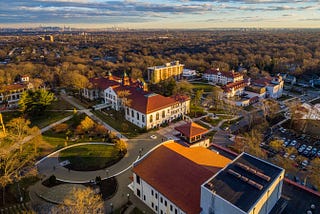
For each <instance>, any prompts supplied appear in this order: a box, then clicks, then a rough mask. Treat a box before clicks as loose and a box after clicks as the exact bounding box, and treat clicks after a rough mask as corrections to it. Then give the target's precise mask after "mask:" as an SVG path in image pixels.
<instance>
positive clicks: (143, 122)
mask: <svg viewBox="0 0 320 214" xmlns="http://www.w3.org/2000/svg"><path fill="white" fill-rule="evenodd" d="M141 119H142V122H143V123H144V115H142V118H141Z"/></svg>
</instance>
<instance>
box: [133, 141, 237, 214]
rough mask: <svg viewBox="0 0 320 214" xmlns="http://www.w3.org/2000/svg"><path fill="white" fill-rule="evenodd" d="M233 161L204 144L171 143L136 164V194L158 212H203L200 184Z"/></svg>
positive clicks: (134, 169) (134, 181)
mask: <svg viewBox="0 0 320 214" xmlns="http://www.w3.org/2000/svg"><path fill="white" fill-rule="evenodd" d="M230 162H231V160H230V159H228V158H226V157H224V156H221V155H219V154H217V153H215V152H212V151H210V150H208V149H205V148H202V147H194V148H187V147H184V146H181V145H180V144H177V143H174V142H169V143H164V144H162V145H160V146H159V147H157V148H155V149H154V150H153V151H151V152H149V153H147V154H146V155H145V156H144V157H142V158H141V159H140V160H138V161H136V162H135V163H134V167H133V183H132V184H131V187H132V188H133V191H134V194H135V195H136V196H137V197H138V198H140V200H142V201H143V202H144V203H145V204H146V205H147V206H149V207H150V208H151V209H152V210H153V211H154V212H156V213H188V214H195V213H200V212H201V208H200V195H201V193H200V186H201V185H202V184H203V183H204V182H205V181H207V180H208V179H209V178H211V177H212V176H213V175H215V174H216V173H217V172H218V171H219V170H221V169H222V168H224V167H225V166H226V165H227V164H229V163H230Z"/></svg>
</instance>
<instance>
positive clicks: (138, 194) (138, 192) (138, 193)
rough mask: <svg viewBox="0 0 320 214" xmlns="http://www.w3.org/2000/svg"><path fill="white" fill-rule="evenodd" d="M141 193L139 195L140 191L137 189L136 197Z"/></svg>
mask: <svg viewBox="0 0 320 214" xmlns="http://www.w3.org/2000/svg"><path fill="white" fill-rule="evenodd" d="M140 195H141V193H140V189H137V196H139V197H140Z"/></svg>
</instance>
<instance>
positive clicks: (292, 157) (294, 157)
mask: <svg viewBox="0 0 320 214" xmlns="http://www.w3.org/2000/svg"><path fill="white" fill-rule="evenodd" d="M296 157H297V156H296V155H294V154H292V155H290V157H289V159H290V160H294V159H296Z"/></svg>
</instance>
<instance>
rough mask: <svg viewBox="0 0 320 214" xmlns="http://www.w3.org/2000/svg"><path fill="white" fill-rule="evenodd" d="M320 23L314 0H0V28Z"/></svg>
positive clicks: (319, 3) (317, 2)
mask: <svg viewBox="0 0 320 214" xmlns="http://www.w3.org/2000/svg"><path fill="white" fill-rule="evenodd" d="M39 25H42V26H49V25H50V26H64V25H66V26H72V27H90V28H109V27H113V26H116V27H128V28H216V27H293V28H295V27H300V28H301V27H304V28H320V0H290V1H285V0H176V1H174V0H150V1H145V0H112V1H107V0H0V27H37V26H39Z"/></svg>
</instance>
